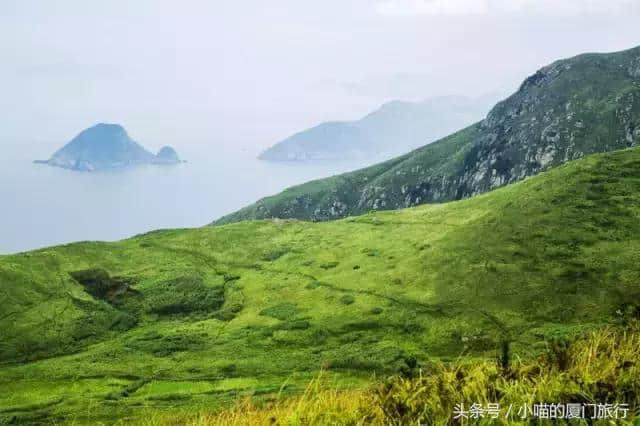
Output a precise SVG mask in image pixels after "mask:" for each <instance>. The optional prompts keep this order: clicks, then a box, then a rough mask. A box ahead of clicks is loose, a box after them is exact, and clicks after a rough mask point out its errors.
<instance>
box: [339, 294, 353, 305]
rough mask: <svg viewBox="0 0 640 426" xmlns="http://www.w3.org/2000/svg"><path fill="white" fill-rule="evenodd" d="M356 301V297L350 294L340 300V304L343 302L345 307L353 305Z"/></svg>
mask: <svg viewBox="0 0 640 426" xmlns="http://www.w3.org/2000/svg"><path fill="white" fill-rule="evenodd" d="M355 301H356V299H355V297H353V296H352V295H350V294H345V295H344V296H342V297H341V298H340V302H342V303H343V304H344V305H351V304H352V303H354V302H355Z"/></svg>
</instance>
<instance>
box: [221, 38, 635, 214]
mask: <svg viewBox="0 0 640 426" xmlns="http://www.w3.org/2000/svg"><path fill="white" fill-rule="evenodd" d="M639 141H640V47H636V48H634V49H630V50H626V51H623V52H617V53H608V54H584V55H580V56H576V57H574V58H570V59H565V60H560V61H556V62H554V63H552V64H551V65H549V66H546V67H544V68H542V69H540V70H539V71H538V72H536V73H535V74H533V75H532V76H530V77H529V78H527V79H526V80H525V81H524V82H523V83H522V86H521V87H520V89H519V90H518V91H517V92H516V93H514V94H513V95H512V96H510V97H509V98H507V99H506V100H504V101H502V102H500V103H498V104H497V105H496V106H495V107H494V108H493V109H492V110H491V112H490V113H489V114H488V116H487V118H486V119H485V120H483V121H481V122H479V123H477V124H475V125H473V126H470V127H468V128H466V129H464V130H462V131H460V132H458V133H456V134H453V135H451V136H449V137H446V138H444V139H441V140H440V141H437V142H435V143H432V144H430V145H427V146H424V147H422V148H419V149H417V150H415V151H413V152H411V153H409V154H406V155H404V156H401V157H398V158H395V159H392V160H389V161H387V162H384V163H381V164H378V165H375V166H372V167H369V168H366V169H363V170H358V171H355V172H351V173H346V174H343V175H339V176H334V177H331V178H328V179H322V180H317V181H313V182H309V183H306V184H303V185H299V186H296V187H293V188H290V189H287V190H286V191H284V192H282V193H281V194H278V195H275V196H272V197H267V198H264V199H262V200H260V201H258V202H257V203H255V204H253V205H251V206H248V207H246V208H244V209H242V210H240V211H238V212H236V213H233V214H231V215H228V216H225V217H223V218H221V219H219V220H218V221H217V223H220V224H221V223H230V222H237V221H240V220H250V219H262V218H274V217H277V218H296V219H304V220H314V221H318V220H327V219H335V218H340V217H346V216H350V215H358V214H362V213H366V212H368V211H370V210H388V209H398V208H403V207H411V206H415V205H419V204H423V203H432V202H442V201H450V200H456V199H461V198H466V197H469V196H472V195H475V194H479V193H483V192H486V191H489V190H491V189H495V188H497V187H500V186H503V185H505V184H508V183H513V182H516V181H519V180H521V179H523V178H525V177H527V176H532V175H535V174H537V173H539V172H540V171H543V170H546V169H548V168H551V167H554V166H557V165H559V164H562V163H564V162H566V161H570V160H574V159H577V158H580V157H582V156H584V155H588V154H592V153H597V152H608V151H613V150H617V149H623V148H627V147H630V146H635V145H636V144H637V143H638V142H639Z"/></svg>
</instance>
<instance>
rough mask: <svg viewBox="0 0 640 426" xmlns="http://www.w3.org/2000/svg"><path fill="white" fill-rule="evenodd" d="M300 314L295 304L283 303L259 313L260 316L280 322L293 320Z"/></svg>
mask: <svg viewBox="0 0 640 426" xmlns="http://www.w3.org/2000/svg"><path fill="white" fill-rule="evenodd" d="M300 312H301V311H300V309H298V307H297V306H296V304H295V303H291V302H284V303H279V304H277V305H273V306H271V307H269V308H266V309H263V310H262V311H260V315H263V316H267V317H271V318H276V319H279V320H281V321H286V320H290V319H293V318H294V317H295V316H296V315H298V314H299V313H300Z"/></svg>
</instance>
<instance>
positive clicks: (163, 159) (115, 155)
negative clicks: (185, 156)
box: [35, 123, 182, 171]
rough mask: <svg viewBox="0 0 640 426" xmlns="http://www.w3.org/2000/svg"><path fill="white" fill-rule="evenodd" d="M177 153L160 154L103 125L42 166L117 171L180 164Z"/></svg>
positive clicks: (117, 128)
mask: <svg viewBox="0 0 640 426" xmlns="http://www.w3.org/2000/svg"><path fill="white" fill-rule="evenodd" d="M181 162H182V161H181V160H180V158H179V157H178V154H177V153H176V151H175V150H174V149H173V148H172V147H170V146H165V147H163V148H162V149H161V150H160V151H159V152H158V154H157V155H155V154H153V153H151V152H149V151H147V150H146V149H145V148H144V147H142V146H141V145H140V144H138V143H137V142H135V141H134V140H132V139H131V138H130V137H129V135H128V134H127V131H126V130H125V129H124V127H122V126H120V125H119V124H106V123H100V124H96V125H95V126H93V127H90V128H88V129H86V130H83V131H82V132H81V133H80V134H79V135H78V136H76V137H75V138H73V139H72V140H71V142H69V143H68V144H66V145H65V146H64V147H62V148H61V149H60V150H58V151H57V152H56V153H55V154H53V156H52V157H51V158H50V159H48V160H44V161H40V160H38V161H35V163H38V164H48V165H50V166H54V167H62V168H65V169H71V170H77V171H95V170H106V169H117V168H123V167H129V166H136V165H141V164H178V163H181Z"/></svg>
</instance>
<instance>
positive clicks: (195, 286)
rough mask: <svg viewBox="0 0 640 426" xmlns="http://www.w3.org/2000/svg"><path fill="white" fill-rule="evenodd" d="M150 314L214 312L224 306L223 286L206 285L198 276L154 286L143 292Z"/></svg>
mask: <svg viewBox="0 0 640 426" xmlns="http://www.w3.org/2000/svg"><path fill="white" fill-rule="evenodd" d="M144 295H145V298H146V300H145V302H146V305H147V306H148V310H149V311H150V312H153V313H156V314H160V315H177V314H189V313H192V312H215V311H217V310H219V309H220V308H221V307H222V305H223V304H224V301H225V298H224V286H221V285H217V286H210V285H207V284H206V283H205V282H204V281H203V280H202V278H200V277H198V276H182V277H178V278H174V279H172V280H168V281H164V282H161V283H158V284H156V285H155V286H153V287H152V288H150V289H149V290H147V291H146V292H145V294H144Z"/></svg>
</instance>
